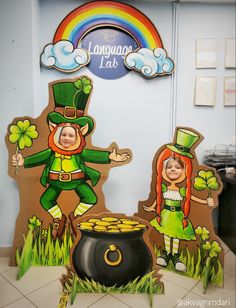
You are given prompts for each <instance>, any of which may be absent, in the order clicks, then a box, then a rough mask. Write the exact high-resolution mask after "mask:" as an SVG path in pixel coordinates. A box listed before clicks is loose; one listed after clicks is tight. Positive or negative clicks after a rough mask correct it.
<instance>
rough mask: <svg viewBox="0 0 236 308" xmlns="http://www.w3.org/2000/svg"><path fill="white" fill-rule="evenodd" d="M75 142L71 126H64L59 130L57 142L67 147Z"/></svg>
mask: <svg viewBox="0 0 236 308" xmlns="http://www.w3.org/2000/svg"><path fill="white" fill-rule="evenodd" d="M75 143H76V132H75V129H74V128H73V127H70V126H67V127H64V128H63V129H62V131H61V134H60V138H59V144H60V145H62V146H63V148H65V149H68V148H69V147H71V146H73V145H74V144H75Z"/></svg>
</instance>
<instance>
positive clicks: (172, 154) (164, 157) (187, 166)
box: [156, 148, 192, 228]
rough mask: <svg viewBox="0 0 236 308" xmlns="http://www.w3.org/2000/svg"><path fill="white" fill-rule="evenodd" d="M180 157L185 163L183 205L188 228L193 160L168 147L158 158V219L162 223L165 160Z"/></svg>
mask: <svg viewBox="0 0 236 308" xmlns="http://www.w3.org/2000/svg"><path fill="white" fill-rule="evenodd" d="M171 157H172V158H173V159H179V160H181V161H182V162H183V164H184V165H185V173H186V198H185V202H184V205H183V213H184V218H183V221H182V223H183V227H184V228H186V227H187V225H188V220H187V218H188V215H189V212H190V199H191V175H192V162H191V159H190V158H189V157H186V156H183V155H181V154H178V153H176V152H173V151H172V150H170V149H168V148H164V150H163V151H162V152H161V153H160V155H159V157H158V159H157V183H156V193H157V221H158V223H159V224H160V222H161V204H162V200H163V198H162V170H163V167H164V161H166V160H167V159H168V158H171Z"/></svg>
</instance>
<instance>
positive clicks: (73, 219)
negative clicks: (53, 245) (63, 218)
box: [68, 212, 81, 236]
mask: <svg viewBox="0 0 236 308" xmlns="http://www.w3.org/2000/svg"><path fill="white" fill-rule="evenodd" d="M68 217H69V220H70V225H71V229H72V232H73V234H74V236H77V223H76V220H77V219H78V218H81V216H79V215H77V216H75V215H74V213H73V212H70V214H69V216H68Z"/></svg>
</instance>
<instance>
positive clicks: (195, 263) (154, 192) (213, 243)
mask: <svg viewBox="0 0 236 308" xmlns="http://www.w3.org/2000/svg"><path fill="white" fill-rule="evenodd" d="M202 139H203V136H202V135H201V134H200V133H199V132H197V131H196V130H194V129H191V128H188V127H177V128H176V132H175V136H174V141H173V143H170V144H166V145H164V146H162V147H161V148H160V149H159V150H158V152H157V153H156V155H155V157H154V160H153V165H152V166H153V174H152V181H151V192H150V196H149V199H148V200H146V201H142V202H140V203H139V211H138V213H137V214H136V215H137V216H138V217H141V218H142V219H145V220H147V221H149V222H150V224H151V225H152V226H153V230H152V232H151V242H152V243H153V245H154V247H155V252H156V263H157V265H158V266H160V267H162V268H166V269H168V270H171V271H175V272H176V273H180V274H182V275H186V276H189V277H192V278H196V279H201V280H203V289H204V291H205V290H206V288H207V285H208V283H212V284H214V285H217V286H221V287H222V286H223V258H224V253H223V249H222V247H221V246H220V240H219V238H218V237H217V236H216V234H215V231H214V228H213V223H212V209H214V208H215V207H216V206H217V205H218V195H219V194H220V192H221V190H222V182H221V180H220V177H219V176H218V174H217V172H216V170H215V169H214V168H210V167H208V166H205V165H199V163H198V160H197V157H196V154H195V151H194V150H195V148H196V146H197V145H198V144H199V143H200V142H201V141H202Z"/></svg>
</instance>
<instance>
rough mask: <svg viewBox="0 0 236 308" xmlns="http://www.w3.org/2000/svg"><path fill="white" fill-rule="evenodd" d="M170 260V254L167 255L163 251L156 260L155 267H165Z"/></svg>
mask: <svg viewBox="0 0 236 308" xmlns="http://www.w3.org/2000/svg"><path fill="white" fill-rule="evenodd" d="M170 258H171V254H170V253H167V251H166V250H163V251H162V253H161V255H160V256H159V257H158V258H157V265H160V266H163V267H167V265H168V263H169V261H170Z"/></svg>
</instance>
